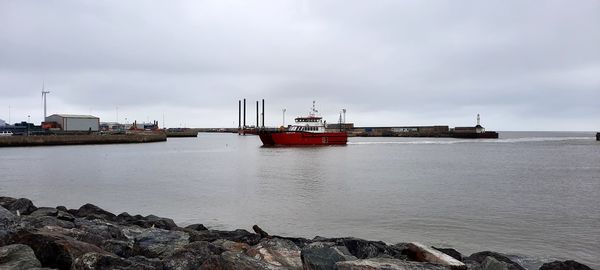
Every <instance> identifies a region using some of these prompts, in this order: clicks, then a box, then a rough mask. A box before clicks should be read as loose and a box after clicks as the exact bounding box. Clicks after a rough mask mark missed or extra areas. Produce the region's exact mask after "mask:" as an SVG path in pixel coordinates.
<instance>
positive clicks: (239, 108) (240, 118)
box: [238, 99, 242, 131]
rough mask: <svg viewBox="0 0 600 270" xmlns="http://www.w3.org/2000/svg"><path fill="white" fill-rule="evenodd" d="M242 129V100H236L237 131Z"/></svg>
mask: <svg viewBox="0 0 600 270" xmlns="http://www.w3.org/2000/svg"><path fill="white" fill-rule="evenodd" d="M241 129H242V100H241V99H240V100H238V131H240V130H241Z"/></svg>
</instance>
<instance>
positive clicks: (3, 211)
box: [0, 197, 591, 270]
mask: <svg viewBox="0 0 600 270" xmlns="http://www.w3.org/2000/svg"><path fill="white" fill-rule="evenodd" d="M0 206H2V207H0V269H315V270H317V269H319V270H320V269H340V270H363V269H364V270H366V269H369V270H375V269H415V270H425V269H431V270H443V269H452V270H455V269H456V270H459V269H460V270H466V269H476V270H524V269H525V268H523V267H522V266H521V265H519V264H518V263H517V262H514V261H512V260H511V259H510V258H509V257H507V256H506V255H503V254H500V253H496V252H491V251H483V252H477V253H474V254H471V255H470V256H465V255H463V254H461V253H459V252H458V251H456V250H454V249H450V248H436V247H428V246H424V245H422V244H419V243H398V244H395V245H388V244H385V243H383V242H378V241H368V240H363V239H358V238H353V237H346V238H323V237H315V238H313V239H305V238H294V237H282V236H275V235H269V234H268V233H267V232H265V231H264V230H263V229H261V228H260V227H258V226H256V225H255V226H254V227H253V231H254V232H249V231H246V230H241V229H239V230H234V231H222V230H212V229H208V228H206V227H204V226H203V225H202V224H194V225H189V226H187V227H179V226H177V225H176V224H175V222H173V220H171V219H169V218H163V217H157V216H154V215H149V216H141V215H130V214H128V213H121V214H119V215H115V214H113V213H110V212H108V211H105V210H103V209H101V208H100V207H98V206H95V205H92V204H86V205H83V206H81V207H80V208H79V209H67V208H66V207H63V206H58V207H36V206H35V205H34V204H33V203H32V202H31V201H30V200H28V199H25V198H20V199H16V198H10V197H0ZM559 269H570V270H587V269H591V268H589V267H587V266H585V265H583V264H580V263H578V262H575V261H562V262H561V261H556V262H551V263H546V264H544V265H542V267H541V268H540V270H559Z"/></svg>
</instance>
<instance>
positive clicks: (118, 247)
mask: <svg viewBox="0 0 600 270" xmlns="http://www.w3.org/2000/svg"><path fill="white" fill-rule="evenodd" d="M100 247H101V248H102V249H103V250H105V251H108V252H110V253H113V254H115V255H117V256H119V257H123V258H129V257H133V256H135V254H134V252H133V242H129V241H120V240H115V239H109V240H105V241H104V242H103V243H102V244H101V245H100Z"/></svg>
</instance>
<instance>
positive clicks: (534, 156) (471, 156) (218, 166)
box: [0, 132, 600, 267]
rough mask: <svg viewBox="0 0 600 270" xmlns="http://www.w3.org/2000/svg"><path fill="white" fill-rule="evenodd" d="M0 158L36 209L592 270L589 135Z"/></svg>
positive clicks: (596, 150)
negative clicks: (94, 210) (359, 240)
mask: <svg viewBox="0 0 600 270" xmlns="http://www.w3.org/2000/svg"><path fill="white" fill-rule="evenodd" d="M0 153H2V155H0V172H2V173H1V176H0V194H2V195H8V196H16V197H28V198H31V199H32V200H33V201H34V202H35V203H36V204H37V205H44V206H55V205H59V204H61V205H66V206H67V207H70V208H75V207H79V206H80V205H82V204H83V203H86V202H91V203H94V204H97V205H99V206H101V207H103V208H106V209H108V210H110V211H113V212H122V211H127V212H129V213H140V214H157V215H162V216H168V217H173V218H174V219H175V221H176V222H178V224H180V225H185V224H189V223H204V224H206V225H207V226H209V227H210V226H212V227H213V228H221V229H234V228H246V229H249V228H250V227H251V226H252V225H253V224H259V225H260V226H261V227H263V228H265V230H267V231H268V232H270V233H273V234H280V235H297V236H305V237H314V236H316V235H321V236H331V237H333V236H348V235H352V236H357V237H363V238H368V239H373V240H384V241H386V242H390V243H394V242H400V241H420V242H425V243H427V244H432V245H443V246H453V247H455V248H457V249H458V250H460V251H462V252H463V253H465V254H469V253H471V252H475V251H481V250H496V251H501V252H506V253H510V254H517V255H523V256H526V257H525V259H526V260H528V261H530V260H533V261H534V262H536V261H538V260H540V259H541V260H548V259H551V258H562V259H575V260H578V261H581V262H584V263H586V264H588V265H590V266H593V267H600V262H599V261H598V257H597V254H600V239H599V237H600V207H598V205H600V196H598V194H599V193H600V143H598V142H596V141H595V140H594V137H593V134H591V133H589V134H588V133H547V132H546V133H500V139H499V140H457V139H449V138H439V139H437V138H351V139H350V142H349V144H348V145H347V146H343V147H339V146H338V147H298V148H293V147H292V148H288V147H260V140H259V139H258V138H257V137H254V136H237V135H233V134H201V135H200V136H199V137H198V138H174V139H169V141H168V142H166V143H152V144H143V145H142V144H139V145H98V146H64V147H63V146H61V147H37V148H4V149H0Z"/></svg>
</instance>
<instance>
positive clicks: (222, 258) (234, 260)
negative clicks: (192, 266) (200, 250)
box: [200, 251, 289, 270]
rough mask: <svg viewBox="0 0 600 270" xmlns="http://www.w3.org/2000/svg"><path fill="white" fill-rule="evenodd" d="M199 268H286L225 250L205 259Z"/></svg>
mask: <svg viewBox="0 0 600 270" xmlns="http://www.w3.org/2000/svg"><path fill="white" fill-rule="evenodd" d="M200 269H219V270H287V269H289V268H287V267H283V266H277V265H272V264H270V263H267V262H265V261H262V260H259V259H256V258H253V257H250V256H248V255H246V254H245V253H243V252H235V251H225V252H223V253H222V254H221V255H219V256H216V255H215V256H212V257H211V258H210V259H209V260H206V261H205V262H204V263H203V264H202V267H201V268H200Z"/></svg>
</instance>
